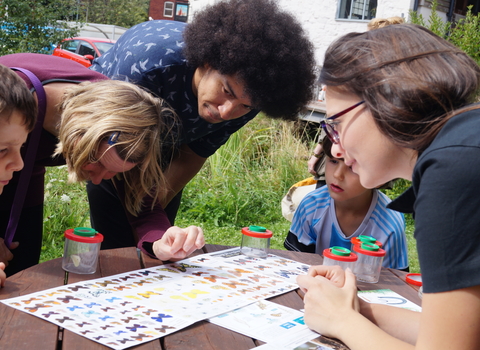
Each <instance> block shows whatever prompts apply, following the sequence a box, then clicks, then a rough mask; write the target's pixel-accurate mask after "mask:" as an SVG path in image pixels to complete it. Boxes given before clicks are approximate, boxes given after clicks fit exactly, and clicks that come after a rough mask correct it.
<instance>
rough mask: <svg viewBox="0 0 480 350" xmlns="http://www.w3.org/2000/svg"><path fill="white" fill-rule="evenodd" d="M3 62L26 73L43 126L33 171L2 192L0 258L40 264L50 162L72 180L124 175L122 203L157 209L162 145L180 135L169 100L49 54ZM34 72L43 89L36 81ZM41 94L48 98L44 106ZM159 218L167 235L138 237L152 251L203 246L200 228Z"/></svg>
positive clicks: (171, 254) (164, 253) (132, 208)
mask: <svg viewBox="0 0 480 350" xmlns="http://www.w3.org/2000/svg"><path fill="white" fill-rule="evenodd" d="M0 64H4V65H6V66H9V67H15V68H12V69H20V71H16V74H18V75H19V76H20V78H22V79H23V81H22V79H20V78H19V80H20V82H21V84H23V86H25V84H26V86H28V87H29V88H31V89H32V88H33V89H32V91H33V94H34V96H35V97H36V99H37V101H38V105H39V111H44V120H43V125H42V124H40V125H38V126H37V127H36V129H35V131H37V130H39V132H40V134H39V135H40V136H39V141H38V146H37V145H33V148H37V149H36V154H35V155H34V157H33V158H31V159H30V158H29V157H28V152H29V148H30V144H31V143H33V141H32V140H33V135H34V133H32V135H31V136H30V137H29V141H28V142H27V144H26V150H27V151H26V152H25V153H26V154H27V155H24V159H25V162H26V164H30V165H31V167H32V170H31V173H30V174H29V175H28V178H27V179H26V182H22V180H21V176H22V175H23V173H24V172H25V171H26V170H25V169H26V168H25V169H24V170H23V171H21V172H19V173H17V174H18V175H16V176H14V178H13V180H12V181H11V182H12V184H11V185H10V186H7V187H6V191H5V195H4V196H1V197H0V206H1V211H0V224H1V225H2V229H1V231H0V235H1V237H6V238H7V239H6V241H4V240H3V239H1V238H0V243H1V244H0V246H1V249H0V252H2V253H1V254H0V261H3V262H4V263H9V266H8V267H7V270H6V271H7V273H8V274H9V275H11V274H13V273H15V272H17V271H19V270H21V269H24V268H26V267H29V266H31V265H33V264H36V263H38V259H39V256H40V250H41V242H42V226H43V197H44V173H45V166H55V165H61V164H65V161H66V163H67V165H68V171H69V178H70V180H72V181H85V180H89V181H91V182H92V183H93V184H99V183H100V182H101V181H102V180H105V179H109V180H111V181H112V182H113V183H116V182H121V183H122V184H123V185H124V186H123V187H122V191H123V192H122V193H123V197H122V199H123V200H122V205H123V206H124V208H125V211H126V212H127V213H128V215H130V216H131V217H132V218H136V219H137V220H141V219H140V218H138V217H139V213H140V212H141V211H142V209H143V208H144V207H147V208H149V209H150V210H151V209H153V208H154V207H155V205H158V202H159V200H160V199H162V198H163V197H164V196H165V193H166V191H165V187H166V179H165V175H164V164H165V163H167V162H168V161H169V159H168V155H167V154H165V153H162V152H161V149H162V148H163V149H165V148H168V147H171V146H172V145H173V143H174V139H175V138H176V134H174V133H173V132H172V130H171V129H172V125H174V124H175V122H176V115H175V113H174V112H173V111H172V110H171V109H170V108H169V107H168V106H167V105H166V104H165V103H164V101H163V100H162V99H160V98H157V97H154V96H153V95H152V94H151V93H149V92H148V91H146V90H145V89H143V88H141V87H139V86H136V85H134V84H131V83H127V82H122V81H112V80H109V79H108V78H107V77H105V76H104V75H102V74H100V73H96V72H93V71H91V70H89V69H87V68H85V67H83V66H81V65H78V64H77V63H75V62H73V61H70V60H66V59H63V58H58V57H54V56H50V55H41V54H13V55H7V56H3V57H0ZM25 70H26V71H25ZM29 72H30V73H33V74H34V75H35V76H36V77H37V78H38V84H41V85H43V88H41V87H39V85H35V84H34V83H33V80H34V77H33V78H32V77H31V76H30V75H29ZM32 79H33V80H32ZM27 91H28V90H27ZM42 91H43V93H44V94H45V96H44V97H42ZM41 101H45V102H46V104H45V105H43V107H42V102H41ZM40 128H41V129H40ZM35 131H34V132H35ZM26 174H28V173H26ZM22 187H28V190H27V192H26V194H25V196H26V197H25V200H24V203H23V206H22V208H21V212H20V214H19V219H18V226H17V228H16V230H15V231H14V232H15V235H14V240H15V241H14V242H11V241H10V238H11V236H10V234H9V235H8V236H3V234H4V233H5V232H6V231H7V225H8V226H10V225H11V224H10V222H12V215H11V210H10V209H11V207H12V203H15V202H16V199H17V196H18V193H19V191H21V189H22ZM14 205H15V204H14ZM12 212H15V211H12ZM156 224H157V225H158V227H161V228H164V230H163V231H162V232H161V234H154V235H150V236H148V235H143V236H138V238H137V240H138V241H137V245H138V247H139V248H140V249H143V250H144V251H145V252H146V253H147V254H150V255H151V256H156V257H157V258H159V259H162V260H168V259H172V258H173V259H175V258H183V257H185V256H186V255H187V254H189V253H190V252H191V251H193V250H195V249H196V248H199V247H201V246H203V233H202V230H201V229H200V228H198V227H193V226H192V227H189V228H187V229H180V228H177V227H172V228H170V226H171V225H170V222H169V221H168V219H167V217H166V216H165V215H159V216H158V217H157V218H156ZM169 228H170V229H169ZM8 232H10V230H8ZM10 243H11V244H10ZM174 243H175V244H176V245H175V247H174V248H173V249H174V250H172V245H173V244H174ZM185 244H186V245H187V246H188V247H187V248H186V251H184V250H183V248H185V247H186V245H185ZM7 248H9V249H7ZM10 250H11V251H10ZM184 253H185V255H184ZM175 254H176V255H175ZM9 260H10V262H9Z"/></svg>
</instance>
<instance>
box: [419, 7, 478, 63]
mask: <svg viewBox="0 0 480 350" xmlns="http://www.w3.org/2000/svg"><path fill="white" fill-rule="evenodd" d="M437 7H438V2H437V0H434V1H433V2H432V12H431V14H430V17H429V19H428V21H425V19H424V17H423V15H421V14H420V15H419V14H418V13H416V12H415V11H411V12H410V22H411V23H414V24H419V25H421V26H424V27H425V28H428V29H430V30H431V31H432V32H434V33H435V34H437V35H438V36H441V37H442V38H445V39H447V40H448V41H450V42H451V43H452V44H454V45H455V46H457V47H458V48H460V49H461V50H463V51H465V52H466V53H467V54H468V55H469V56H470V57H472V58H473V59H474V60H475V62H477V64H479V65H480V20H479V17H478V14H477V15H474V14H472V6H469V7H468V12H467V15H466V16H465V18H462V19H460V20H459V21H458V22H448V21H447V22H444V21H443V20H442V19H441V18H440V16H439V15H438V12H437Z"/></svg>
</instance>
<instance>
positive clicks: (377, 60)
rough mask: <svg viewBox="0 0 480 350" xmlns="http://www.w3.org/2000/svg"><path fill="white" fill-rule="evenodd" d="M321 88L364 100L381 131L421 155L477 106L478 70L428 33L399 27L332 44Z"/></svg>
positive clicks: (351, 35) (354, 35) (352, 35)
mask: <svg viewBox="0 0 480 350" xmlns="http://www.w3.org/2000/svg"><path fill="white" fill-rule="evenodd" d="M320 83H322V84H325V85H327V86H331V87H334V88H336V89H339V90H340V91H345V92H349V93H353V94H355V95H357V96H359V97H360V98H361V99H363V100H365V105H366V107H367V108H368V110H369V111H370V112H371V114H372V116H373V118H374V120H375V122H376V123H377V126H378V127H379V129H380V130H381V131H382V132H383V133H384V134H385V135H386V136H388V137H389V138H390V139H392V141H393V142H395V143H396V144H398V145H400V146H402V147H408V148H411V149H414V150H417V151H419V152H422V151H423V150H425V148H427V147H428V145H429V144H430V143H431V142H432V141H433V139H434V138H435V136H436V135H437V134H438V132H439V131H440V129H441V128H442V127H443V125H444V124H445V123H446V122H447V121H448V120H449V119H450V118H451V117H453V116H455V115H457V114H459V113H461V112H463V111H466V110H471V109H476V108H480V105H470V104H471V103H473V102H475V100H476V98H477V95H478V92H479V86H480V67H479V66H478V65H477V64H476V63H475V61H473V60H472V59H471V58H470V57H469V56H468V55H467V54H466V53H464V52H463V51H461V50H460V49H458V48H457V47H455V46H454V45H452V44H450V43H449V42H447V41H446V40H444V39H442V38H440V37H438V36H437V35H435V34H434V33H432V32H431V31H429V30H428V29H426V28H424V27H421V26H418V25H413V24H398V25H394V26H386V27H384V28H380V29H376V30H372V31H368V32H364V33H349V34H346V35H344V36H343V37H341V38H339V39H338V40H337V41H335V42H334V43H333V44H331V45H330V47H329V48H328V50H327V52H326V53H325V61H324V65H323V69H322V71H321V75H320Z"/></svg>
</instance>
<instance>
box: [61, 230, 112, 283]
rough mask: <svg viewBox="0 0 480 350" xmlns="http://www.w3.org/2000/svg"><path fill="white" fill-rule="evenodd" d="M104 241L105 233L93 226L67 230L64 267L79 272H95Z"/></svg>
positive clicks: (66, 269)
mask: <svg viewBox="0 0 480 350" xmlns="http://www.w3.org/2000/svg"><path fill="white" fill-rule="evenodd" d="M102 241H103V235H102V234H100V233H98V232H97V231H95V230H94V229H92V228H87V227H77V228H75V229H73V228H72V229H68V230H66V231H65V249H64V252H63V260H62V268H63V269H64V270H65V271H69V272H72V273H78V274H91V273H95V271H96V270H97V261H98V252H99V250H100V245H101V243H102Z"/></svg>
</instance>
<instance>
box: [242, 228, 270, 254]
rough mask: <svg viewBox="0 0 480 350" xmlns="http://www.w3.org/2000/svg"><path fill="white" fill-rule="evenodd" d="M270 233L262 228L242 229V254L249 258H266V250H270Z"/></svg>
mask: <svg viewBox="0 0 480 350" xmlns="http://www.w3.org/2000/svg"><path fill="white" fill-rule="evenodd" d="M271 237H272V231H270V230H267V229H266V228H265V227H262V226H254V225H252V226H249V227H244V228H242V245H241V247H240V251H241V252H242V254H244V255H246V256H249V257H251V258H266V257H267V255H268V252H267V249H268V248H270V238H271Z"/></svg>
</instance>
